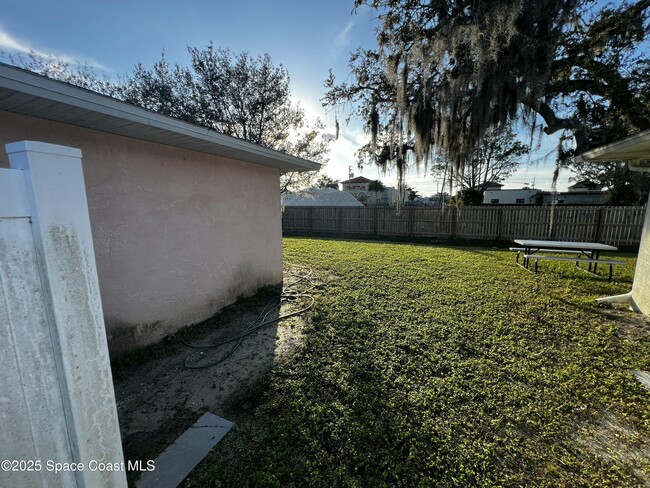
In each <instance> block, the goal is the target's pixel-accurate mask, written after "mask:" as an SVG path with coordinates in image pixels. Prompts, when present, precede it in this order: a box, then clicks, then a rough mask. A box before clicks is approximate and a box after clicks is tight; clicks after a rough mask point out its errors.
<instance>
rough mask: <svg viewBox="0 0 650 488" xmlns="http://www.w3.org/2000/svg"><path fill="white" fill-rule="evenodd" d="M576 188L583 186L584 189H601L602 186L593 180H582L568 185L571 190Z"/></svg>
mask: <svg viewBox="0 0 650 488" xmlns="http://www.w3.org/2000/svg"><path fill="white" fill-rule="evenodd" d="M578 188H585V189H586V190H600V189H602V186H601V185H599V184H598V183H594V182H593V181H588V180H583V181H578V182H577V183H576V184H575V185H571V186H570V187H569V189H573V191H575V190H577V189H578Z"/></svg>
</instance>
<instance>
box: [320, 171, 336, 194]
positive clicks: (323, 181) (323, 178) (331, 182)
mask: <svg viewBox="0 0 650 488" xmlns="http://www.w3.org/2000/svg"><path fill="white" fill-rule="evenodd" d="M339 183H340V181H339V180H335V179H333V178H330V177H329V176H327V175H324V174H323V175H320V176H319V177H318V179H317V180H316V185H315V186H316V188H334V189H335V190H338V189H339Z"/></svg>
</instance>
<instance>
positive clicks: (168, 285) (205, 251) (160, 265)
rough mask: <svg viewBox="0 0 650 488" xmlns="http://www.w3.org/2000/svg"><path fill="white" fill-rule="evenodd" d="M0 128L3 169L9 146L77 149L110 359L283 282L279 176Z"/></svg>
mask: <svg viewBox="0 0 650 488" xmlns="http://www.w3.org/2000/svg"><path fill="white" fill-rule="evenodd" d="M0 129H1V130H0V147H1V148H2V152H0V167H7V161H8V158H7V155H6V154H5V153H4V145H5V144H7V143H9V142H15V141H20V140H36V141H42V142H48V143H53V144H61V145H65V146H71V147H77V148H80V149H81V151H82V161H83V169H84V179H85V185H86V193H87V197H88V205H89V212H90V221H91V226H92V232H93V241H94V247H95V255H96V259H97V271H98V276H99V284H100V289H101V295H102V304H103V309H104V316H105V319H106V328H107V335H108V340H109V347H110V349H111V353H112V355H114V356H115V355H119V354H121V353H123V352H126V351H128V350H130V349H134V348H137V347H140V346H144V345H147V344H152V343H154V342H157V341H159V340H160V339H162V338H163V337H165V336H166V335H169V334H171V333H174V332H175V331H177V330H178V329H179V328H181V327H183V326H186V325H189V324H193V323H198V322H200V321H202V320H204V319H206V318H208V317H210V316H212V315H214V314H215V313H216V312H217V311H219V310H220V309H221V308H223V307H224V306H226V305H228V304H230V303H232V302H234V301H235V299H236V298H237V297H238V296H241V295H250V294H252V293H254V292H255V290H257V289H258V288H259V287H261V286H263V285H268V284H277V283H279V282H281V281H282V231H281V211H280V191H279V172H278V170H276V169H273V168H266V167H262V166H259V165H253V164H248V163H245V162H240V161H235V160H231V159H227V158H222V157H218V156H212V155H207V154H203V153H198V152H194V151H188V150H184V149H178V148H173V147H170V146H164V145H161V144H155V143H150V142H145V141H140V140H137V139H131V138H128V137H123V136H116V135H112V134H106V133H103V132H99V131H94V130H89V129H83V128H79V127H75V126H71V125H68V124H61V123H57V122H50V121H46V120H41V119H36V118H33V117H27V116H22V115H17V114H11V113H7V112H0Z"/></svg>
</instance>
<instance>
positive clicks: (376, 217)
mask: <svg viewBox="0 0 650 488" xmlns="http://www.w3.org/2000/svg"><path fill="white" fill-rule="evenodd" d="M377 220H379V207H375V208H374V209H373V219H372V221H373V222H372V234H373V235H375V236H376V235H377V227H378V224H377Z"/></svg>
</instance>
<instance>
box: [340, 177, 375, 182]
mask: <svg viewBox="0 0 650 488" xmlns="http://www.w3.org/2000/svg"><path fill="white" fill-rule="evenodd" d="M371 181H373V180H369V179H368V178H365V177H363V176H357V177H356V178H352V179H351V180H345V181H342V182H341V183H370V182H371Z"/></svg>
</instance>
